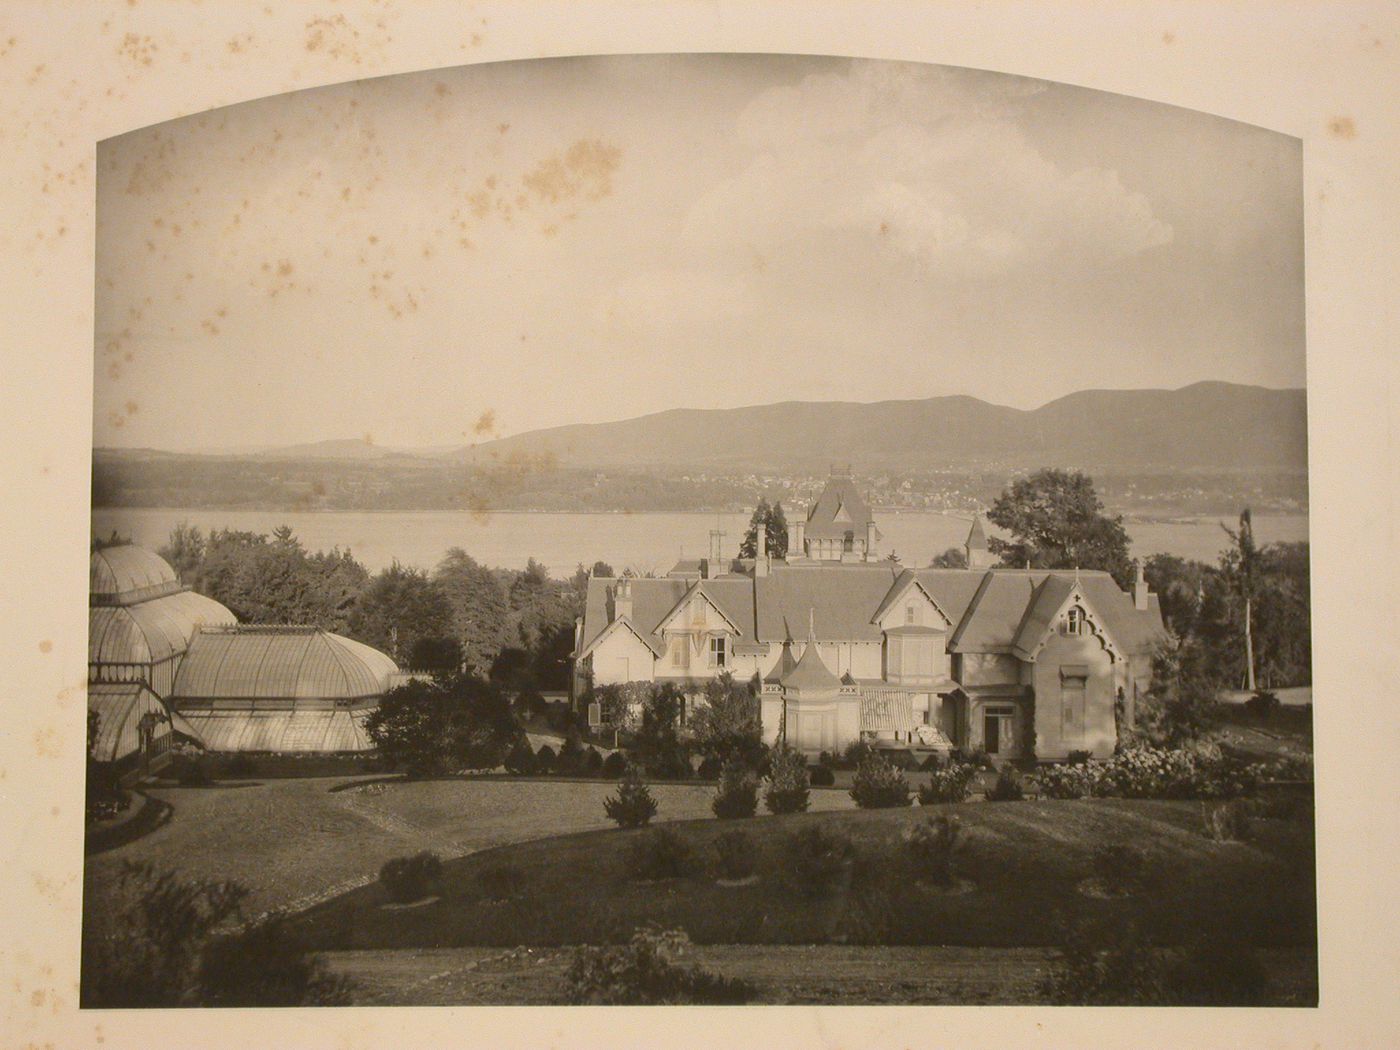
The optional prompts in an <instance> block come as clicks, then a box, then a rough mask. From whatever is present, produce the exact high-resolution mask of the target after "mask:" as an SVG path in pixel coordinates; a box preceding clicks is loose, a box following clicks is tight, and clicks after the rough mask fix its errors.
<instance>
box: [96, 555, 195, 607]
mask: <svg viewBox="0 0 1400 1050" xmlns="http://www.w3.org/2000/svg"><path fill="white" fill-rule="evenodd" d="M181 590H184V587H183V585H182V584H181V583H180V580H179V577H177V576H176V575H175V570H174V569H172V568H171V567H170V565H169V563H168V562H166V560H165V559H164V558H162V557H161V556H160V555H158V554H153V553H151V552H150V551H148V550H146V549H145V548H143V547H136V546H132V545H131V544H122V545H120V546H116V547H104V548H102V549H101V550H97V551H93V552H92V557H91V558H89V559H88V601H89V602H90V603H91V604H93V605H132V604H135V603H136V602H143V601H148V600H150V599H152V598H159V597H162V596H163V595H167V594H174V593H176V592H177V591H181Z"/></svg>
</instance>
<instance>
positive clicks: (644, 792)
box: [603, 766, 656, 828]
mask: <svg viewBox="0 0 1400 1050" xmlns="http://www.w3.org/2000/svg"><path fill="white" fill-rule="evenodd" d="M603 810H604V812H606V813H607V815H608V819H609V820H613V821H616V822H617V826H618V827H620V828H640V827H643V826H645V825H646V824H648V823H649V822H650V821H651V818H652V817H654V816H656V799H654V798H652V797H651V791H650V790H649V789H648V788H647V784H646V781H645V780H643V779H642V771H641V770H640V769H638V768H637V767H635V766H629V767H628V768H627V772H625V773H624V774H623V775H622V779H621V780H619V781H618V783H617V795H616V796H612V797H609V798H606V799H604V800H603Z"/></svg>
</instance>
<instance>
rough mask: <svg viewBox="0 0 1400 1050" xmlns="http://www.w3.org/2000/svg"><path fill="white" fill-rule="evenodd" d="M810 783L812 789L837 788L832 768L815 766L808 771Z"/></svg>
mask: <svg viewBox="0 0 1400 1050" xmlns="http://www.w3.org/2000/svg"><path fill="white" fill-rule="evenodd" d="M807 777H808V782H809V783H810V784H811V785H812V787H827V788H829V787H835V785H836V774H835V773H833V772H832V771H831V767H830V766H813V767H812V768H811V769H809V770H808V771H807Z"/></svg>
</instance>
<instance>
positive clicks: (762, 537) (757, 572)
mask: <svg viewBox="0 0 1400 1050" xmlns="http://www.w3.org/2000/svg"><path fill="white" fill-rule="evenodd" d="M753 574H754V576H767V575H768V529H767V527H766V526H764V525H759V527H758V529H757V530H756V531H755V533H754V558H753Z"/></svg>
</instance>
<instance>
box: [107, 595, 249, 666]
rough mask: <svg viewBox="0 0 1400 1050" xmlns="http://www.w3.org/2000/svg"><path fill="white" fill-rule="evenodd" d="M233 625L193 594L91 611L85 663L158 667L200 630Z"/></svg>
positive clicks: (219, 610) (212, 603) (211, 603)
mask: <svg viewBox="0 0 1400 1050" xmlns="http://www.w3.org/2000/svg"><path fill="white" fill-rule="evenodd" d="M235 622H236V620H235V618H234V615H233V613H231V612H229V610H228V609H226V608H224V607H223V606H222V605H220V604H219V603H218V602H216V601H214V599H212V598H206V597H205V596H204V595H202V594H196V593H194V591H177V592H176V593H174V594H167V595H165V596H164V597H162V598H152V599H150V600H148V601H144V602H139V603H137V604H134V605H94V606H91V607H90V608H89V609H88V663H90V664H100V663H116V664H122V663H136V664H149V663H160V662H161V661H162V660H168V659H170V658H171V657H174V656H179V655H180V654H181V653H183V652H184V651H185V650H186V649H188V648H189V644H190V639H191V638H193V637H194V633H195V632H196V631H197V630H199V629H200V628H201V627H225V626H231V625H233V624H234V623H235Z"/></svg>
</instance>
